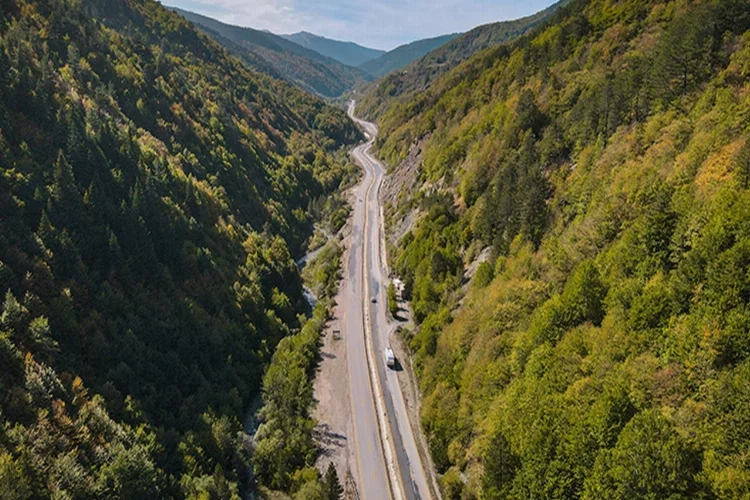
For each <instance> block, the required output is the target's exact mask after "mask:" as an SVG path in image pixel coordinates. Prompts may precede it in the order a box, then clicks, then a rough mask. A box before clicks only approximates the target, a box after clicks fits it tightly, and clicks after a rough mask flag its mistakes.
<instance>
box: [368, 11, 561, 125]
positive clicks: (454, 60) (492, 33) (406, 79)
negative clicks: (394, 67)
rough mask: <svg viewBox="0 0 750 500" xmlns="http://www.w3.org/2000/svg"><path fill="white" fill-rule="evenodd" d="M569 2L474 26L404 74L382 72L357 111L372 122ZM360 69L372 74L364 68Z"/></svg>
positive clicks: (417, 59)
mask: <svg viewBox="0 0 750 500" xmlns="http://www.w3.org/2000/svg"><path fill="white" fill-rule="evenodd" d="M570 2H571V0H561V1H559V2H557V3H555V4H553V5H551V6H549V7H547V8H546V9H544V10H542V11H539V12H537V13H536V14H533V15H531V16H527V17H522V18H520V19H514V20H512V21H499V22H496V23H490V24H484V25H481V26H477V27H476V28H474V29H472V30H470V31H467V32H466V33H463V34H461V35H460V36H457V37H454V38H453V39H452V40H449V41H447V42H445V43H443V44H441V45H440V46H439V47H437V48H435V49H434V50H432V51H429V52H427V53H425V54H423V55H422V56H420V57H418V58H416V59H415V60H414V61H413V62H411V63H410V64H408V65H405V66H404V67H403V68H400V69H403V71H399V72H393V71H388V72H385V73H383V74H382V75H380V76H383V75H385V76H384V77H383V78H382V79H380V80H378V81H377V82H375V83H373V84H371V85H370V86H369V88H368V90H367V91H366V92H365V93H366V96H365V98H364V99H363V100H362V101H361V102H360V103H359V106H358V108H359V111H360V112H361V113H364V115H365V116H367V117H368V118H371V119H375V118H377V117H379V116H381V115H383V114H384V113H385V112H386V111H387V110H388V109H389V108H390V107H391V106H392V105H393V104H394V101H395V99H396V98H398V97H399V96H402V95H406V94H410V93H412V92H417V91H420V90H423V89H425V88H427V87H429V85H430V83H431V82H432V81H433V80H434V79H435V78H437V77H438V76H440V75H442V74H444V73H446V72H448V71H449V70H451V69H452V68H454V67H455V66H457V65H458V64H459V63H461V62H462V61H464V60H466V59H468V58H469V57H471V56H472V55H474V54H476V53H478V52H480V51H482V50H485V49H487V48H490V47H494V46H497V45H500V44H502V43H505V42H508V41H510V40H513V39H514V38H517V37H519V36H521V35H523V34H525V33H528V32H529V31H530V30H532V29H533V28H535V27H537V26H539V25H540V24H541V23H543V22H544V21H546V20H547V19H549V18H550V16H552V15H553V14H554V13H555V12H556V11H557V10H558V9H560V8H561V7H563V6H565V5H567V4H569V3H570ZM372 63H374V61H373V62H372ZM372 63H369V64H372ZM362 69H364V70H365V71H368V72H369V73H372V71H369V70H368V68H366V67H364V65H363V68H362Z"/></svg>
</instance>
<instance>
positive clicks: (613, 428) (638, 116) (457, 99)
mask: <svg viewBox="0 0 750 500" xmlns="http://www.w3.org/2000/svg"><path fill="white" fill-rule="evenodd" d="M749 29H750V5H749V4H748V3H747V2H744V1H738V0H691V1H688V0H671V1H659V0H622V1H615V2H612V1H607V0H574V1H573V2H571V3H570V4H569V5H567V6H566V7H564V8H562V9H560V10H559V11H558V12H556V13H555V14H554V15H553V16H552V17H551V18H550V19H549V20H547V21H546V22H545V23H543V24H542V25H541V26H539V27H538V28H536V29H534V30H533V31H532V32H530V33H529V34H527V35H525V36H523V37H521V38H519V39H517V40H514V41H511V42H509V43H506V44H504V45H501V46H499V47H495V48H491V49H488V50H485V51H483V52H480V53H478V54H476V55H475V56H473V57H471V58H470V59H468V60H467V61H465V62H463V63H462V64H460V65H459V66H457V67H456V68H454V69H453V70H451V71H450V72H448V73H446V74H445V75H443V76H441V77H439V78H438V79H437V80H435V81H433V82H432V84H431V85H430V87H429V88H427V89H426V90H425V91H424V92H422V93H419V94H414V95H408V94H407V95H404V96H403V97H402V98H399V99H396V100H395V101H394V102H393V103H392V105H390V106H389V107H388V111H387V112H386V113H385V114H383V115H382V117H381V119H380V123H379V125H380V128H381V131H380V135H379V137H378V140H377V148H378V150H379V154H380V155H381V157H383V158H384V159H386V160H387V161H388V163H389V164H390V165H391V170H392V171H395V172H398V171H399V168H405V167H400V166H399V165H400V162H401V161H402V160H404V159H405V158H406V157H407V156H408V155H409V154H410V153H413V152H414V151H419V155H420V156H419V158H420V165H419V173H418V179H417V186H415V187H410V186H403V189H402V196H401V198H400V200H399V201H398V203H393V204H391V205H390V206H389V207H388V209H387V216H388V218H389V220H390V223H389V227H390V230H389V231H390V232H391V233H392V234H399V231H397V230H399V229H401V226H400V225H401V224H402V223H403V221H409V220H413V219H414V215H415V214H416V217H417V222H416V223H415V224H414V226H413V227H407V228H405V229H408V231H407V232H406V236H404V237H403V238H400V239H399V240H398V241H396V242H394V243H393V245H392V249H391V250H392V251H391V254H392V255H391V260H392V262H393V268H394V272H395V273H396V274H397V275H399V276H400V277H402V279H403V280H404V281H405V284H406V294H407V295H408V298H409V299H410V301H411V306H412V308H413V311H414V317H415V319H416V321H417V323H418V326H417V328H415V329H414V330H413V331H412V332H410V333H408V334H407V339H408V341H409V343H410V346H411V348H412V349H413V351H414V355H415V366H416V371H417V374H418V378H419V382H420V387H421V390H422V392H423V396H424V399H423V404H422V408H421V420H422V425H423V428H424V430H425V433H426V435H427V439H428V441H429V446H430V451H431V454H432V457H433V459H434V461H435V464H436V466H437V468H438V472H439V473H440V474H441V486H442V489H443V493H444V498H446V499H472V498H482V499H506V498H585V499H631V498H647V499H664V498H670V499H678V498H685V499H687V498H691V499H695V498H706V499H713V498H717V499H718V498H726V499H741V498H748V496H750V456H749V455H748V450H750V383H748V380H750V97H749V96H750V83H749V81H748V75H750V31H748V30H749ZM369 97H370V98H371V99H375V100H377V96H372V95H371V96H369ZM480 256H482V258H481V259H480V258H479V257H480ZM472 265H473V266H474V267H476V273H474V274H473V275H469V274H468V271H467V270H468V269H469V268H470V266H472Z"/></svg>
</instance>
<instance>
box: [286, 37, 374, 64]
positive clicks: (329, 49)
mask: <svg viewBox="0 0 750 500" xmlns="http://www.w3.org/2000/svg"><path fill="white" fill-rule="evenodd" d="M279 36H280V37H282V38H286V39H287V40H290V41H292V42H294V43H296V44H297V45H301V46H303V47H305V48H308V49H310V50H314V51H315V52H318V53H320V54H323V55H324V56H327V57H330V58H331V59H336V60H337V61H338V62H340V63H343V64H346V65H347V66H355V67H356V66H359V65H360V64H363V63H366V62H367V61H371V60H373V59H375V58H377V57H380V56H382V55H383V54H385V50H378V49H371V48H369V47H363V46H361V45H359V44H356V43H354V42H342V41H339V40H331V39H330V38H326V37H323V36H319V35H315V34H313V33H308V32H306V31H300V32H299V33H293V34H291V35H279Z"/></svg>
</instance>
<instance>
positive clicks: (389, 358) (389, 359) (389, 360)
mask: <svg viewBox="0 0 750 500" xmlns="http://www.w3.org/2000/svg"><path fill="white" fill-rule="evenodd" d="M385 365H386V366H387V367H388V368H393V367H394V366H396V355H395V354H393V349H391V348H390V347H386V348H385Z"/></svg>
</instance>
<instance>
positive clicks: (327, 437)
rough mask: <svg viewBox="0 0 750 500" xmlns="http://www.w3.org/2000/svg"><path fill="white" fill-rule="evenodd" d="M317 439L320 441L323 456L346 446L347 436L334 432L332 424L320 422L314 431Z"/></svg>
mask: <svg viewBox="0 0 750 500" xmlns="http://www.w3.org/2000/svg"><path fill="white" fill-rule="evenodd" d="M313 434H314V436H315V439H316V441H317V442H318V443H319V446H320V448H321V450H320V451H321V454H322V455H323V456H326V457H328V456H331V455H333V453H334V451H335V450H336V448H343V447H344V446H346V442H347V439H346V436H345V435H343V434H339V433H336V432H333V431H332V430H331V426H330V425H328V424H319V425H318V426H317V427H316V428H315V430H314V431H313Z"/></svg>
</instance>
